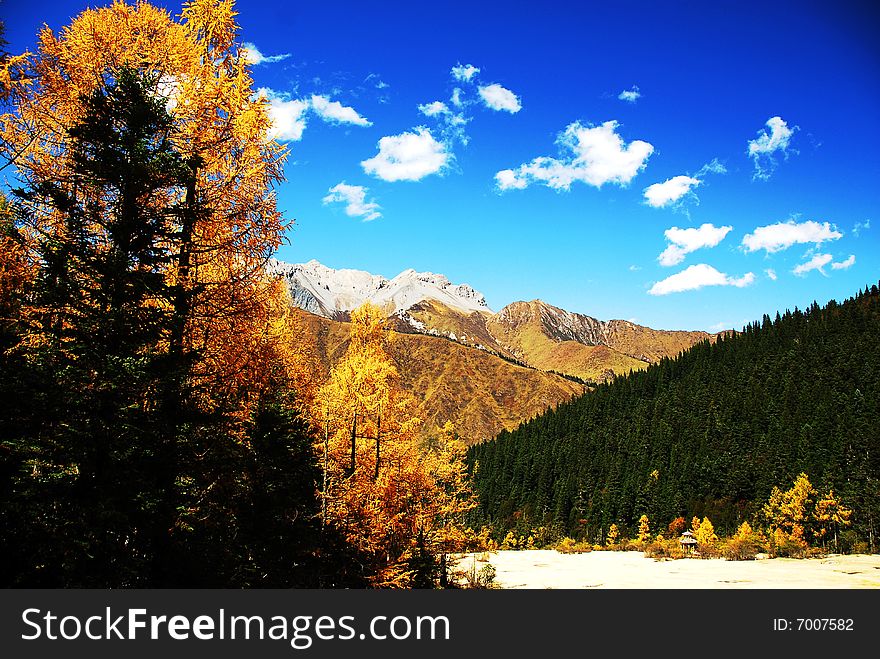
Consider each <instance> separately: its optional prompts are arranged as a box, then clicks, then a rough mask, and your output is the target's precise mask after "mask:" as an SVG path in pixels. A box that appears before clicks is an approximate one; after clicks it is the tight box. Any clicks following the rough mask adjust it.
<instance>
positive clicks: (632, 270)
mask: <svg viewBox="0 0 880 659" xmlns="http://www.w3.org/2000/svg"><path fill="white" fill-rule="evenodd" d="M641 269H642V268H641V266H638V265H631V266H629V271H630V272H638V271H639V270H641Z"/></svg>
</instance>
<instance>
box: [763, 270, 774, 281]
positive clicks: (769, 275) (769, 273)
mask: <svg viewBox="0 0 880 659" xmlns="http://www.w3.org/2000/svg"><path fill="white" fill-rule="evenodd" d="M764 274H765V275H767V278H768V279H769V280H770V281H776V279H777V277H776V270H774V269H773V268H767V269H766V270H764Z"/></svg>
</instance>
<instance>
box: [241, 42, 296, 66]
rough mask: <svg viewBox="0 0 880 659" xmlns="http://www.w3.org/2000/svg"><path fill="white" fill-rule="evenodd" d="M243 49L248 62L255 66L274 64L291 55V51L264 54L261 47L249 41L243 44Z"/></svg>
mask: <svg viewBox="0 0 880 659" xmlns="http://www.w3.org/2000/svg"><path fill="white" fill-rule="evenodd" d="M242 51H243V52H244V57H245V59H246V60H247V61H248V63H249V64H252V65H254V66H259V65H260V64H273V63H275V62H280V61H281V60H286V59H287V58H288V57H290V53H283V54H281V55H264V54H263V53H261V52H260V49H259V48H257V47H256V46H255V45H254V44H252V43H250V42H249V41H248V42H245V43H244V44H242Z"/></svg>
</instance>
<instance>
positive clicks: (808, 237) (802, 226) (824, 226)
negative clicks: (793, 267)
mask: <svg viewBox="0 0 880 659" xmlns="http://www.w3.org/2000/svg"><path fill="white" fill-rule="evenodd" d="M842 236H843V234H842V233H840V232H839V231H837V230H836V228H834V227H833V226H832V225H831V224H830V223H828V222H823V223H821V224H820V223H819V222H814V221H813V220H808V221H807V222H800V223H798V222H795V221H794V220H788V221H787V222H777V223H776V224H768V225H767V226H763V227H758V228H757V229H755V230H754V231H753V232H752V233H748V234H746V235H745V236H744V237H743V240H742V245H743V247H744V248H745V250H746V252H755V251H758V250H759V249H763V250H764V251H766V252H767V253H768V254H773V253H775V252H780V251H782V250H785V249H788V248H789V247H791V246H792V245H799V244H810V243H812V244H814V245H821V244H822V243H823V242H825V241H829V240H837V239H838V238H840V237H842Z"/></svg>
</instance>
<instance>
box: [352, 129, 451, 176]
mask: <svg viewBox="0 0 880 659" xmlns="http://www.w3.org/2000/svg"><path fill="white" fill-rule="evenodd" d="M378 148H379V153H378V154H376V155H375V156H373V157H372V158H370V159H369V160H364V161H363V162H361V166H362V167H363V169H364V171H365V172H366V173H367V174H371V175H373V176H375V177H377V178H380V179H382V180H383V181H419V180H421V179H423V178H424V177H426V176H429V175H430V174H436V173H438V172H441V171H442V170H443V169H444V168H445V167H446V166H447V165H448V164H449V161H450V160H451V158H452V154H451V153H449V151H447V149H446V145H445V144H443V143H441V142H438V141H437V140H435V139H434V136H433V135H431V131H429V130H428V129H427V128H425V127H424V126H419V127H417V128H414V129H413V131H412V132H403V133H400V134H399V135H386V136H385V137H383V138H382V139H380V140H379V144H378Z"/></svg>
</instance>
